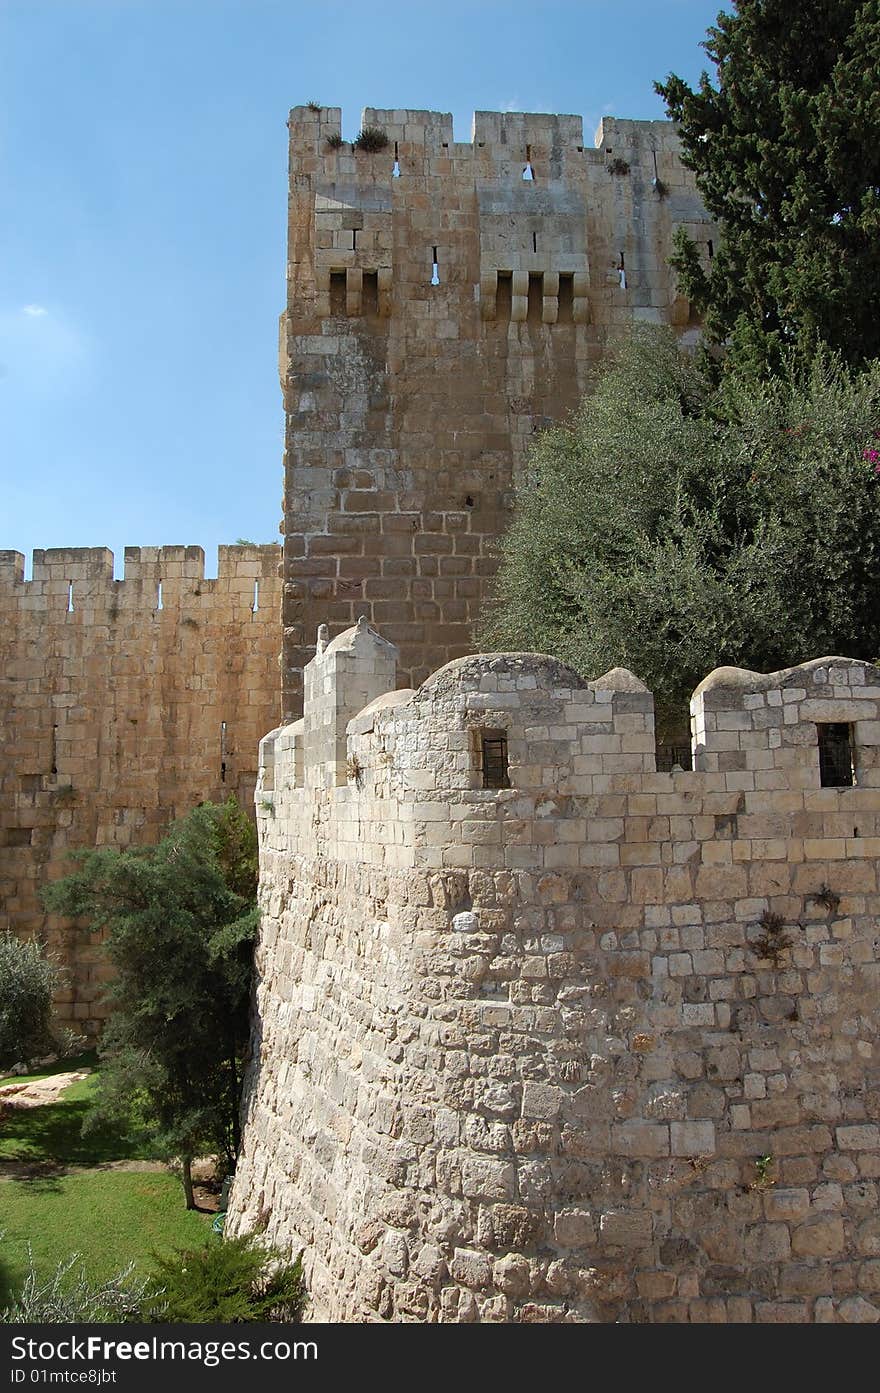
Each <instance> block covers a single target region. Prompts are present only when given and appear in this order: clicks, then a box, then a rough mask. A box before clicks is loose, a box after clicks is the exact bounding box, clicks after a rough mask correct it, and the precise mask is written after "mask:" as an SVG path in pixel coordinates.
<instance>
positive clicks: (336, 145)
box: [326, 131, 345, 150]
mask: <svg viewBox="0 0 880 1393" xmlns="http://www.w3.org/2000/svg"><path fill="white" fill-rule="evenodd" d="M326 143H327V148H328V149H329V150H340V149H341V148H342V146H343V145H344V144H345V141H344V140H343V139H342V136H341V135H340V133H339V131H331V132H330V134H329V135H328V136H327V141H326Z"/></svg>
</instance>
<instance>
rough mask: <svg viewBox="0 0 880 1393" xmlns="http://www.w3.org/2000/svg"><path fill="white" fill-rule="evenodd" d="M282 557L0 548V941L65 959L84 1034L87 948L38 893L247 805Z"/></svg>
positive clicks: (277, 644)
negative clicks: (108, 853) (209, 573)
mask: <svg viewBox="0 0 880 1393" xmlns="http://www.w3.org/2000/svg"><path fill="white" fill-rule="evenodd" d="M279 560H280V549H279V547H277V546H275V545H266V546H223V547H220V554H219V568H218V575H217V578H216V579H211V580H207V579H205V575H204V554H203V552H202V549H201V547H174V546H170V547H127V548H126V550H125V579H124V580H114V579H113V554H112V552H110V551H108V550H106V549H105V548H103V547H95V548H70V549H57V550H51V551H37V552H35V553H34V562H33V579H32V580H28V581H26V580H25V579H24V557H23V556H22V555H21V554H20V553H19V552H15V551H5V552H0V663H2V687H0V693H2V696H0V703H2V704H0V722H2V729H3V761H2V766H0V896H2V898H0V914H2V917H0V928H6V927H9V928H12V929H13V931H14V932H16V933H19V934H22V935H24V936H29V935H32V934H36V935H38V936H39V937H40V938H42V939H44V940H45V941H47V942H48V943H49V944H50V945H51V947H52V948H53V949H54V950H56V951H57V952H58V953H59V954H60V956H61V957H62V958H63V959H64V960H65V961H66V963H67V965H68V968H69V970H70V975H71V980H70V983H69V986H68V987H67V988H66V989H65V990H64V991H63V992H62V993H61V996H60V999H59V1003H58V1005H59V1015H60V1018H61V1019H62V1020H63V1021H66V1022H68V1023H70V1024H75V1025H76V1027H77V1029H78V1030H85V1031H86V1032H89V1033H92V1032H94V1031H96V1030H97V1029H98V1028H99V1025H100V1021H101V1019H102V1017H103V1014H104V1012H103V1008H102V1007H101V1005H100V1001H99V998H100V996H101V992H102V984H103V981H104V979H105V977H106V971H107V969H106V966H105V965H104V964H103V963H102V962H101V961H100V955H99V954H98V951H97V947H98V945H97V942H96V941H95V940H94V939H93V938H90V936H89V935H87V934H85V933H83V932H81V931H77V932H75V933H72V932H71V931H69V930H68V929H64V930H63V931H62V929H61V927H60V924H59V922H58V921H57V920H55V919H50V918H49V917H48V916H46V915H45V914H44V913H43V910H42V908H41V905H40V901H39V890H40V887H41V885H43V884H44V883H45V882H46V880H48V879H53V878H55V877H57V876H60V875H63V874H65V873H66V871H68V870H69V869H70V865H69V862H68V861H67V853H68V852H69V851H71V850H74V849H77V848H80V847H93V846H96V845H105V844H106V845H112V846H118V847H125V846H129V845H132V844H143V843H148V842H155V841H157V840H158V838H159V837H160V836H161V835H162V833H163V832H164V830H165V828H166V827H167V826H168V823H169V822H170V821H171V820H172V819H173V818H175V817H178V816H181V815H182V814H184V813H186V812H187V811H188V810H189V809H190V808H191V807H193V806H194V805H195V804H196V803H198V802H202V801H204V800H206V799H208V800H222V799H224V798H226V797H228V795H229V794H230V793H234V794H236V795H237V796H238V798H239V799H240V800H241V802H242V803H243V805H244V806H245V807H249V806H250V804H251V800H252V797H253V789H254V784H255V781H256V757H257V748H258V742H259V739H260V736H261V735H262V734H263V733H264V732H265V731H266V729H267V728H268V727H269V726H270V725H272V724H274V723H275V721H277V719H278V715H279V712H280V686H281V684H280V678H279V670H278V655H279V652H280V648H281V624H280V600H281V593H280V592H281V580H280V577H279V575H278V571H279Z"/></svg>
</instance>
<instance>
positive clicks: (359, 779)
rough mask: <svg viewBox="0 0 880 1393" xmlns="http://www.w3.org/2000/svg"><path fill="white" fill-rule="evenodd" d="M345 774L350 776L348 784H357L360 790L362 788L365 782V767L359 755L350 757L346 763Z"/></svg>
mask: <svg viewBox="0 0 880 1393" xmlns="http://www.w3.org/2000/svg"><path fill="white" fill-rule="evenodd" d="M345 772H346V774H347V776H348V782H349V783H350V784H357V786H358V788H360V786H361V784H362V783H363V781H364V766H363V765H362V764H361V762H360V760H359V759H358V757H357V755H349V757H348V759H347V760H346V761H345Z"/></svg>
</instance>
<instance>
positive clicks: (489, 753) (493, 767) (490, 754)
mask: <svg viewBox="0 0 880 1393" xmlns="http://www.w3.org/2000/svg"><path fill="white" fill-rule="evenodd" d="M480 757H481V762H482V766H483V788H510V773H509V770H508V764H507V735H506V733H505V731H503V730H483V731H481V732H480Z"/></svg>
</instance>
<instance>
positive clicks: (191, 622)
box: [180, 614, 199, 629]
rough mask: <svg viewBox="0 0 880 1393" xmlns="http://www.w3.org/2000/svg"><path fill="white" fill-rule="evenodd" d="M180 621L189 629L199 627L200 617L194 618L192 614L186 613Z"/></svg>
mask: <svg viewBox="0 0 880 1393" xmlns="http://www.w3.org/2000/svg"><path fill="white" fill-rule="evenodd" d="M180 622H181V624H185V625H186V627H187V628H188V629H197V628H198V627H199V621H198V619H193V617H192V615H191V614H185V615H184V616H183V618H182V619H181V621H180Z"/></svg>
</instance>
